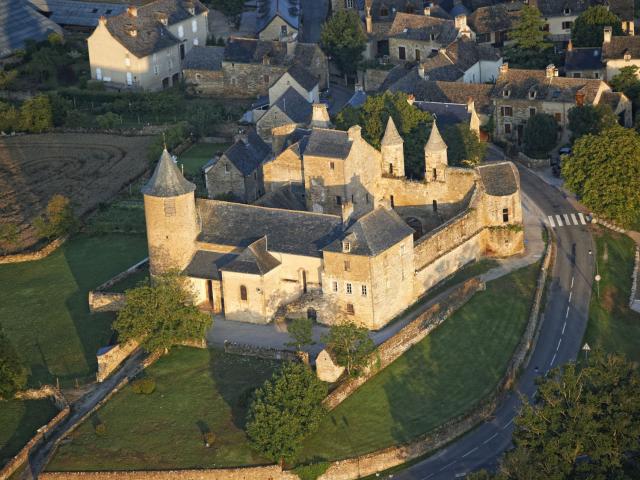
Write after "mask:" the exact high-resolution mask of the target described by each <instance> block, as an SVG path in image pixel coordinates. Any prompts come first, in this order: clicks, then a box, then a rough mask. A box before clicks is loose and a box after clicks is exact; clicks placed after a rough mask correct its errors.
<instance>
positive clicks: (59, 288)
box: [0, 235, 147, 386]
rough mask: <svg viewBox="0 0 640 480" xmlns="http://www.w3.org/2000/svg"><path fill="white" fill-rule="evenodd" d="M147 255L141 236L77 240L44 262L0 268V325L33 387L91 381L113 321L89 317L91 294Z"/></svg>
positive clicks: (108, 316) (109, 316) (80, 237)
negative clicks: (20, 358) (25, 366)
mask: <svg viewBox="0 0 640 480" xmlns="http://www.w3.org/2000/svg"><path fill="white" fill-rule="evenodd" d="M146 250H147V245H146V241H145V238H144V236H141V235H139V236H130V235H104V236H100V237H98V236H88V235H77V236H76V237H74V238H73V239H71V240H70V241H68V242H67V243H66V244H65V245H63V246H62V247H61V248H59V249H58V250H56V251H55V252H54V253H53V254H51V255H50V256H48V257H47V258H44V259H42V260H39V261H35V262H26V263H16V264H7V265H0V285H2V288H0V322H2V326H3V328H4V331H5V332H6V333H7V335H8V336H9V339H10V340H11V341H12V342H13V344H14V345H15V347H16V349H17V350H18V352H19V353H20V355H21V356H22V358H23V360H24V362H25V364H26V365H27V366H28V367H29V368H30V373H31V375H30V378H29V382H30V384H31V385H34V386H36V385H39V384H40V383H51V382H55V378H56V377H59V379H60V381H61V383H62V384H63V385H67V386H70V385H72V384H73V382H74V381H75V379H76V378H78V379H79V380H81V381H82V380H84V379H91V377H93V374H94V372H95V369H96V356H95V355H96V351H97V349H98V348H99V347H100V346H102V345H105V343H106V342H107V341H108V340H109V337H110V336H111V322H112V320H113V315H112V314H108V313H102V314H95V315H90V314H89V307H88V304H87V294H88V291H89V290H90V289H92V288H95V287H97V286H98V285H100V284H101V283H103V282H104V281H106V280H108V279H109V278H111V277H112V276H113V275H115V274H117V273H119V272H121V271H122V270H124V269H126V268H127V267H130V266H131V265H133V264H134V263H136V262H138V261H139V260H141V259H142V258H144V257H145V256H146Z"/></svg>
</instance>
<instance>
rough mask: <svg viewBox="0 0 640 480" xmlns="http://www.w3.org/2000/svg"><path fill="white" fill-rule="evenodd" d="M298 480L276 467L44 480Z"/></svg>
mask: <svg viewBox="0 0 640 480" xmlns="http://www.w3.org/2000/svg"><path fill="white" fill-rule="evenodd" d="M80 478H82V479H88V480H115V479H125V480H176V479H183V480H298V478H299V477H298V476H297V475H296V474H294V473H290V472H284V471H282V469H281V468H280V467H278V466H275V465H270V466H266V467H248V468H226V469H209V470H149V471H135V472H131V471H129V472H121V471H112V472H44V473H41V474H40V479H42V480H78V479H80Z"/></svg>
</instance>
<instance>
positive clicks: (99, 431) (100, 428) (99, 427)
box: [93, 422, 107, 437]
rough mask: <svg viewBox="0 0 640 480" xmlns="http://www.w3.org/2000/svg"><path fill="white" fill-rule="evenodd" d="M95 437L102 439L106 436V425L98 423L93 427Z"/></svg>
mask: <svg viewBox="0 0 640 480" xmlns="http://www.w3.org/2000/svg"><path fill="white" fill-rule="evenodd" d="M93 428H94V430H95V432H96V435H98V436H99V437H104V436H105V435H106V434H107V425H106V424H105V423H104V422H100V423H98V424H96V426H95V427H93Z"/></svg>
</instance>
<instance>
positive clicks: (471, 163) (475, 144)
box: [442, 123, 487, 167]
mask: <svg viewBox="0 0 640 480" xmlns="http://www.w3.org/2000/svg"><path fill="white" fill-rule="evenodd" d="M442 138H443V139H444V141H445V142H446V144H447V146H448V147H449V149H448V150H447V154H448V158H449V164H450V165H457V166H463V167H475V166H477V165H478V164H479V163H480V162H481V161H482V159H483V158H484V155H485V153H486V152H487V144H486V143H484V142H481V141H480V139H479V138H478V135H477V134H476V132H472V131H471V129H470V128H469V125H468V124H466V123H458V124H456V125H450V126H448V127H446V128H444V129H443V130H442Z"/></svg>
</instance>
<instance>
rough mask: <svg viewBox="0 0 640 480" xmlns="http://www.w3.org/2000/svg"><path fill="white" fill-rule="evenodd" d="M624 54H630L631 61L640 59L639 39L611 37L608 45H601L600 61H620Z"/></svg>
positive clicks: (633, 37)
mask: <svg viewBox="0 0 640 480" xmlns="http://www.w3.org/2000/svg"><path fill="white" fill-rule="evenodd" d="M625 53H629V54H631V58H633V59H636V60H637V59H638V58H640V37H636V36H629V37H627V36H625V37H614V36H612V37H611V41H610V42H609V43H603V44H602V60H613V59H622V58H624V54H625Z"/></svg>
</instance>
